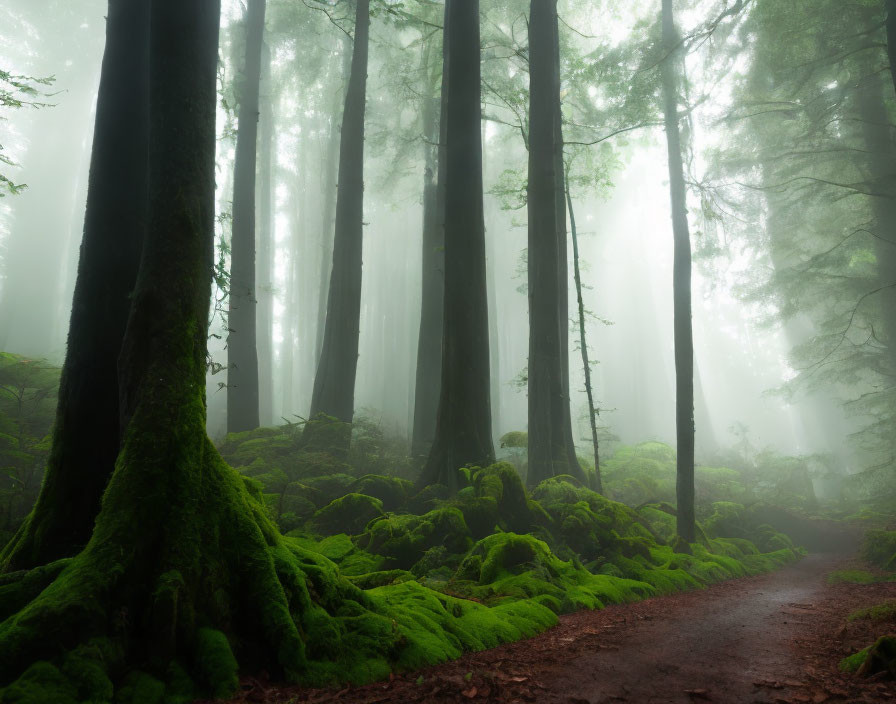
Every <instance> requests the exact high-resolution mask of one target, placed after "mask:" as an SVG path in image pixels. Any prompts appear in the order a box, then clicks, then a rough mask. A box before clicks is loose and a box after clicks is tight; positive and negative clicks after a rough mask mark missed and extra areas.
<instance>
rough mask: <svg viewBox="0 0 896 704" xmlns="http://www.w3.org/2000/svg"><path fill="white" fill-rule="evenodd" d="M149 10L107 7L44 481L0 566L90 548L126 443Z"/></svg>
mask: <svg viewBox="0 0 896 704" xmlns="http://www.w3.org/2000/svg"><path fill="white" fill-rule="evenodd" d="M148 24H149V11H148V6H147V4H146V3H142V2H122V1H120V0H119V1H113V2H110V3H109V12H108V20H107V39H106V53H105V55H104V56H103V65H102V72H101V78H100V88H99V95H98V97H97V108H96V126H95V137H94V141H93V153H92V156H91V163H90V178H89V183H88V191H87V211H86V215H85V220H84V238H83V242H82V245H81V259H80V262H79V265H78V278H77V283H76V284H75V292H74V300H73V302H72V314H71V324H70V326H69V337H68V349H67V352H66V357H65V364H64V365H63V370H62V379H61V383H60V387H59V404H58V406H57V411H56V427H55V431H54V434H53V444H52V450H51V452H50V458H49V461H48V463H47V469H46V476H45V479H44V484H43V487H42V489H41V493H40V497H39V498H38V500H37V504H36V505H35V507H34V509H33V511H32V512H31V515H30V516H29V517H28V519H27V520H26V521H25V523H24V524H23V525H22V526H21V528H20V529H19V531H18V533H17V534H16V536H15V538H14V539H13V541H12V542H11V543H9V545H7V546H6V548H5V549H4V550H3V552H2V553H0V567H2V569H4V570H14V569H22V568H30V567H35V566H37V565H43V564H45V563H47V562H51V561H53V560H55V559H58V558H60V557H67V556H70V555H72V554H74V553H75V552H77V551H78V550H79V549H80V548H81V547H83V546H84V545H86V544H87V540H88V539H89V538H90V532H91V531H92V530H93V522H94V520H95V519H96V516H97V514H98V513H99V510H100V499H101V498H102V495H103V490H104V489H105V488H106V484H107V482H108V481H109V476H110V475H111V474H112V470H113V468H114V466H115V458H116V457H117V456H118V450H119V445H120V438H121V426H120V425H119V392H118V371H117V365H118V355H119V353H120V352H121V345H122V340H123V339H124V333H125V327H126V325H127V320H128V313H129V311H130V306H131V301H130V298H129V296H130V294H131V291H132V290H133V288H134V282H135V280H136V278H137V267H138V265H139V262H140V252H141V247H142V243H143V233H144V230H145V227H146V185H147V148H146V145H147V141H148V133H149V122H148V114H149V112H148V105H149V92H148V84H147V83H148V78H147V77H148V67H147V61H148V46H149V45H148V42H149V37H148V34H147V26H148Z"/></svg>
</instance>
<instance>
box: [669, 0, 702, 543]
mask: <svg viewBox="0 0 896 704" xmlns="http://www.w3.org/2000/svg"><path fill="white" fill-rule="evenodd" d="M662 29H663V35H662V46H663V52H664V57H663V62H662V63H661V64H660V72H661V80H662V95H663V114H664V123H665V128H666V143H667V146H668V151H669V189H670V197H671V203H672V230H673V236H674V241H675V256H674V262H673V275H672V277H673V281H672V295H673V307H674V316H675V320H674V337H675V425H676V437H677V445H678V447H677V452H678V460H677V474H676V496H677V499H678V519H677V529H678V535H679V536H680V537H681V538H682V539H684V540H686V541H687V542H689V543H692V542H694V540H695V537H696V533H695V526H694V337H693V328H692V321H691V236H690V229H689V227H688V211H687V189H686V187H685V179H684V162H683V160H682V154H681V131H680V125H679V117H678V92H679V80H680V78H679V71H680V70H681V66H682V63H681V46H680V44H681V42H680V40H679V36H678V30H677V29H676V27H675V18H674V15H673V12H672V0H663V10H662Z"/></svg>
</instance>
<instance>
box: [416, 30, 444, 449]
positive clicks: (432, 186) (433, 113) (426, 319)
mask: <svg viewBox="0 0 896 704" xmlns="http://www.w3.org/2000/svg"><path fill="white" fill-rule="evenodd" d="M446 38H447V28H446V29H445V30H444V32H443V39H442V65H443V67H444V66H446V65H447V61H446V60H445V59H446V56H447V46H448V44H447V39H446ZM425 57H426V58H425V60H424V69H425V71H426V72H427V77H428V81H427V87H426V89H427V92H426V94H425V97H424V105H423V130H424V145H423V151H424V164H425V166H424V172H423V247H422V249H423V279H422V282H423V287H422V296H421V302H420V333H419V339H418V341H417V375H416V384H415V387H414V430H413V436H412V441H411V454H412V455H413V456H414V457H421V458H425V457H426V456H427V455H428V454H429V450H430V448H431V447H432V441H433V437H434V435H435V429H436V414H437V413H438V408H439V395H440V394H439V391H440V382H441V379H440V372H441V368H442V328H443V314H444V311H443V309H444V294H445V254H444V249H445V142H446V139H445V137H446V135H445V130H446V124H447V123H446V120H445V110H446V108H447V104H448V101H447V88H448V84H447V80H446V79H447V76H446V75H443V76H442V87H441V96H440V97H437V96H436V95H435V94H434V93H435V86H436V83H437V81H438V79H439V75H438V73H439V72H438V71H437V70H436V69H434V68H433V67H432V66H431V61H429V51H428V50H427V52H426V53H425Z"/></svg>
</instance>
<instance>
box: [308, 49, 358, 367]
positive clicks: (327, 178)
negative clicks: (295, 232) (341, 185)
mask: <svg viewBox="0 0 896 704" xmlns="http://www.w3.org/2000/svg"><path fill="white" fill-rule="evenodd" d="M339 47H340V49H341V51H342V75H341V76H340V83H339V90H338V91H337V92H336V94H335V96H334V101H333V108H332V111H331V113H330V134H329V135H328V136H327V156H326V159H327V161H326V164H325V165H324V170H323V193H324V205H323V208H322V209H321V214H322V220H321V231H320V239H321V242H320V285H319V286H318V297H317V327H316V329H315V341H314V359H320V353H321V350H322V349H323V344H324V329H325V328H326V323H327V291H328V290H329V286H330V267H331V266H332V265H333V226H334V218H335V216H336V189H337V187H338V186H337V183H336V179H337V175H336V167H337V166H338V165H339V132H340V124H339V120H338V116H337V113H338V112H339V107H340V106H344V104H345V89H346V87H347V84H348V82H349V80H350V78H351V72H352V51H351V47H352V44H351V41H350V40H349V38H348V37H347V36H346V35H345V34H343V33H342V32H340V33H339Z"/></svg>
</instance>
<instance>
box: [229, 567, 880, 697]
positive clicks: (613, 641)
mask: <svg viewBox="0 0 896 704" xmlns="http://www.w3.org/2000/svg"><path fill="white" fill-rule="evenodd" d="M844 562H845V560H844V558H842V557H841V558H837V557H833V556H830V555H810V556H809V557H807V558H805V559H804V560H802V561H801V562H799V563H797V564H795V565H791V566H789V567H786V568H784V569H782V570H779V571H777V572H774V573H772V574H768V575H763V576H760V577H751V578H747V579H739V580H732V581H730V582H725V583H723V584H719V585H716V586H713V587H710V588H709V589H706V590H701V591H695V592H689V593H687V594H678V595H674V596H669V597H659V598H655V599H649V600H647V601H643V602H639V603H636V604H628V605H621V606H611V607H609V608H607V609H604V610H603V611H592V612H580V613H577V614H570V615H568V616H564V617H562V618H561V621H560V624H559V625H558V626H557V627H555V628H553V629H551V630H550V631H548V632H546V633H544V634H542V635H540V636H537V637H535V638H532V639H530V640H527V641H521V642H518V643H512V644H509V645H506V646H502V647H500V648H496V649H494V650H490V651H486V652H482V653H474V654H470V655H467V656H464V657H463V658H461V659H460V660H457V661H455V662H451V663H446V664H445V665H440V666H437V667H433V668H428V669H427V670H424V671H422V672H420V673H413V674H411V675H408V676H403V677H397V678H395V679H394V680H392V681H390V682H385V683H379V684H374V685H368V686H366V687H359V688H349V689H344V690H341V691H338V692H337V691H334V690H307V689H304V690H303V689H297V688H277V687H274V686H272V685H269V684H267V683H263V682H259V681H258V680H247V681H246V682H244V691H243V692H242V693H241V695H240V696H238V697H237V698H235V699H234V701H235V702H265V703H271V704H273V703H277V704H281V703H282V704H285V703H287V702H289V703H290V704H298V703H299V702H358V703H364V704H374V703H377V704H379V703H387V702H400V703H402V704H406V703H409V702H477V701H478V702H484V701H491V702H524V701H527V702H539V703H542V702H544V703H546V704H550V703H554V702H564V703H567V704H585V703H586V702H588V703H593V704H597V703H598V702H600V703H603V702H633V703H636V704H650V703H652V702H663V703H665V702H668V703H675V702H705V701H712V702H724V703H725V704H741V703H747V702H749V703H751V704H752V703H753V702H758V703H778V704H781V703H785V702H788V703H789V702H813V703H817V704H821V703H822V702H887V701H894V702H896V684H894V683H884V682H867V681H858V680H856V679H855V678H852V677H847V676H843V675H840V674H839V673H838V672H837V662H838V661H839V660H840V658H842V657H844V656H845V655H847V654H849V653H851V652H854V650H857V649H858V648H860V647H863V646H864V645H866V644H867V643H868V640H869V639H870V638H871V637H872V635H873V634H875V633H879V632H880V630H881V628H882V626H881V625H880V624H878V625H872V624H869V623H856V624H853V625H850V626H848V627H845V626H844V623H845V617H846V615H847V614H848V613H850V612H851V611H852V610H854V609H856V608H858V607H860V606H866V605H870V604H874V603H879V602H880V601H882V600H884V599H886V598H893V597H896V583H887V584H876V585H853V584H849V585H833V586H832V585H828V584H826V583H825V579H824V576H825V575H826V574H827V573H828V572H830V571H831V570H833V569H837V568H838V567H840V566H842V564H843V563H844ZM889 629H890V630H896V624H889Z"/></svg>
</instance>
